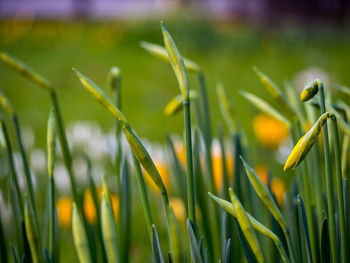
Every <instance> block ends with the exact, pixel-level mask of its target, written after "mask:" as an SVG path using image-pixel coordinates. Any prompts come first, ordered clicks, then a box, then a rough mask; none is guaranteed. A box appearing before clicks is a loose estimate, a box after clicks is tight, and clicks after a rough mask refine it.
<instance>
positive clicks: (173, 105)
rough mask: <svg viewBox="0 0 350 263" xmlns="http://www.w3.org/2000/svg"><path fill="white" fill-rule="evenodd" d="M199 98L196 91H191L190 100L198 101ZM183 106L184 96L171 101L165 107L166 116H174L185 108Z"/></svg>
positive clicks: (178, 96)
mask: <svg viewBox="0 0 350 263" xmlns="http://www.w3.org/2000/svg"><path fill="white" fill-rule="evenodd" d="M197 97H198V95H197V92H196V91H195V90H190V100H193V99H196V98H197ZM182 105H183V96H182V95H181V94H179V95H177V96H176V97H174V98H173V99H171V100H170V101H169V103H168V104H167V105H166V106H165V109H164V114H165V115H166V116H174V115H175V114H176V113H178V112H179V111H180V110H181V109H182V108H183V107H182Z"/></svg>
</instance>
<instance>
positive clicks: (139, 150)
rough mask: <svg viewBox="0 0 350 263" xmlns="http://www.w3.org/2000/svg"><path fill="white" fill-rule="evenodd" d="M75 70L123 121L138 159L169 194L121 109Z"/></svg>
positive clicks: (158, 184) (123, 126) (111, 111)
mask: <svg viewBox="0 0 350 263" xmlns="http://www.w3.org/2000/svg"><path fill="white" fill-rule="evenodd" d="M73 70H74V71H75V72H76V74H77V76H78V77H79V79H80V81H81V83H82V85H83V87H84V88H85V89H86V90H87V91H89V92H90V94H91V95H92V96H93V97H94V98H95V99H96V100H97V101H98V102H99V103H101V104H102V105H103V106H104V107H105V108H106V109H107V110H108V111H109V112H110V113H112V114H113V116H114V117H115V118H117V119H118V120H119V121H120V122H121V124H122V128H123V131H124V134H125V136H126V139H127V141H128V143H129V145H130V148H131V150H132V151H133V153H134V154H135V156H136V158H137V160H138V161H139V162H140V164H141V165H142V166H143V168H145V170H146V171H147V173H148V174H149V176H150V177H151V179H152V180H153V182H154V183H155V184H156V185H157V187H158V189H159V191H160V192H161V193H162V194H165V195H167V193H166V189H165V186H164V183H163V181H162V178H161V177H160V175H159V173H158V170H157V169H156V167H155V165H154V163H153V161H152V159H151V157H150V155H149V153H148V152H147V150H146V148H145V147H144V146H143V144H142V143H141V141H140V140H139V138H138V137H137V136H136V134H135V132H134V131H133V130H132V128H131V126H130V125H129V123H128V121H127V120H126V118H125V117H124V115H123V114H122V113H121V111H120V110H119V109H118V108H117V107H116V106H115V105H114V104H113V103H112V102H111V101H110V99H109V98H108V97H107V95H106V94H105V93H104V92H103V91H102V90H101V89H100V88H99V87H97V85H96V84H95V83H93V82H92V81H91V80H90V79H88V78H87V77H86V76H84V75H83V74H81V73H80V72H79V71H77V70H76V69H73Z"/></svg>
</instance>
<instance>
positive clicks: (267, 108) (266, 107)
mask: <svg viewBox="0 0 350 263" xmlns="http://www.w3.org/2000/svg"><path fill="white" fill-rule="evenodd" d="M240 94H241V95H242V96H243V97H245V98H246V99H247V100H248V101H249V102H250V103H251V104H253V105H254V106H255V107H256V108H258V109H259V110H261V111H262V112H264V113H266V114H267V115H269V116H271V117H272V118H275V119H276V120H279V121H280V122H282V123H284V124H285V125H287V126H288V127H291V123H290V121H289V120H287V119H286V117H284V116H283V115H282V114H281V113H279V112H278V111H277V110H276V109H275V108H273V107H272V106H271V105H270V104H268V103H267V102H266V101H264V100H263V99H261V98H259V97H257V96H255V95H254V94H251V93H249V92H245V91H242V90H241V91H240Z"/></svg>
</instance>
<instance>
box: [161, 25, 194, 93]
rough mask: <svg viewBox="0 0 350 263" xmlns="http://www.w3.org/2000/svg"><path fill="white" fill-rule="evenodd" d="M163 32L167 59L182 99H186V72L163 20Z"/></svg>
mask: <svg viewBox="0 0 350 263" xmlns="http://www.w3.org/2000/svg"><path fill="white" fill-rule="evenodd" d="M160 26H161V28H162V32H163V39H164V45H165V48H166V50H167V51H168V56H169V61H170V64H171V66H172V67H173V70H174V73H175V75H176V78H177V81H178V82H179V87H180V90H181V93H182V96H183V97H184V100H188V92H189V90H188V89H189V88H188V79H187V72H186V69H185V64H184V61H183V59H182V56H181V54H180V52H179V50H178V49H177V47H176V44H175V41H174V39H173V38H172V36H171V35H170V33H169V31H168V29H167V28H166V26H165V25H164V23H163V22H161V23H160Z"/></svg>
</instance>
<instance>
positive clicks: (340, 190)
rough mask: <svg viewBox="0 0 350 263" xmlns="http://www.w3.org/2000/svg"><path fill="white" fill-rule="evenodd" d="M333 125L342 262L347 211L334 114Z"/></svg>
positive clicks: (345, 259)
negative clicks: (345, 210)
mask: <svg viewBox="0 0 350 263" xmlns="http://www.w3.org/2000/svg"><path fill="white" fill-rule="evenodd" d="M332 127H333V140H334V154H335V169H336V174H337V176H336V180H337V188H338V191H337V192H338V202H339V205H338V206H339V223H340V238H341V255H342V261H341V262H348V261H347V255H346V254H347V253H346V249H347V248H346V242H345V241H346V240H345V232H346V231H345V213H344V199H343V181H342V180H343V179H342V169H341V159H340V143H339V133H338V124H337V118H336V117H335V116H334V115H333V117H332Z"/></svg>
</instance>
